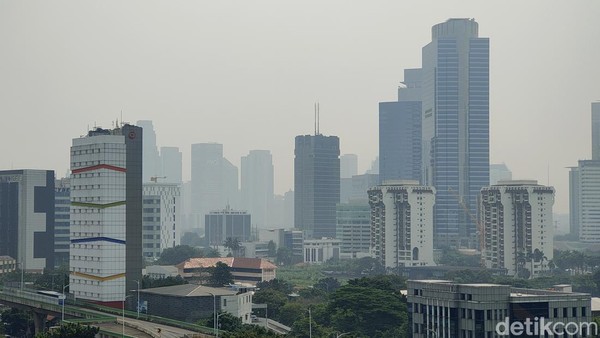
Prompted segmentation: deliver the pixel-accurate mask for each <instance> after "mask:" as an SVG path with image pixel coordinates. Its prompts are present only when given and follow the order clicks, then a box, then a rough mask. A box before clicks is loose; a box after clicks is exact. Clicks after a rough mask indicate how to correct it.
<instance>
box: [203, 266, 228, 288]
mask: <svg viewBox="0 0 600 338" xmlns="http://www.w3.org/2000/svg"><path fill="white" fill-rule="evenodd" d="M208 272H209V273H210V277H209V279H208V285H211V286H223V285H227V284H232V283H233V275H232V274H231V269H230V268H229V266H228V265H227V264H225V263H223V262H217V264H215V266H214V267H211V268H209V269H208Z"/></svg>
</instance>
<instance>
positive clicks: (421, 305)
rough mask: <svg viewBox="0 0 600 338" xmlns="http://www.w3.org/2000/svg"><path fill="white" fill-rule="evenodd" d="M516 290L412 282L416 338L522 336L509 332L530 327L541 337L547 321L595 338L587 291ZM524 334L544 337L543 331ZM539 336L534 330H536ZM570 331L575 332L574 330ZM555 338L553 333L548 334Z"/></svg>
mask: <svg viewBox="0 0 600 338" xmlns="http://www.w3.org/2000/svg"><path fill="white" fill-rule="evenodd" d="M562 290H567V291H550V290H534V289H522V288H513V287H511V286H508V285H498V284H458V283H453V282H451V281H445V280H409V281H408V295H407V297H408V313H409V327H410V331H411V336H412V337H414V338H423V337H465V338H467V337H470V338H492V337H500V336H504V335H506V336H508V335H510V336H511V337H512V336H520V335H519V334H512V333H511V332H508V333H507V331H506V330H510V328H511V327H519V326H520V327H521V329H523V328H525V327H526V326H527V325H530V329H531V330H534V329H535V327H536V326H537V328H538V331H537V332H538V333H541V336H542V337H544V336H545V335H544V333H543V332H542V331H541V330H542V328H543V326H544V325H545V324H544V323H548V322H553V323H562V324H563V327H564V324H567V323H571V322H574V323H577V324H579V325H580V327H579V328H580V329H581V331H580V333H579V335H577V337H589V336H590V335H591V334H593V333H595V332H594V331H590V329H593V327H590V326H587V325H586V324H582V323H589V322H591V320H592V307H591V297H590V295H589V294H586V293H574V292H568V289H565V288H562ZM528 323H529V324H528ZM521 332H522V333H523V335H524V336H535V337H537V336H540V335H539V334H538V333H535V335H533V334H531V333H530V334H529V335H525V333H526V332H525V331H524V330H523V331H521ZM532 332H534V331H532ZM569 332H570V331H569ZM547 336H550V335H546V337H547Z"/></svg>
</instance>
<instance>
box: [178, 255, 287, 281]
mask: <svg viewBox="0 0 600 338" xmlns="http://www.w3.org/2000/svg"><path fill="white" fill-rule="evenodd" d="M219 262H221V263H225V264H227V266H229V268H230V271H231V274H232V275H233V280H234V282H241V283H252V284H256V283H258V282H266V281H270V280H271V279H275V270H276V269H277V266H276V265H275V264H273V263H271V262H269V261H268V260H266V259H264V258H246V257H219V258H190V259H188V260H186V261H183V262H181V263H179V264H177V265H176V267H177V269H178V271H179V275H180V276H182V277H183V278H186V279H192V280H193V279H204V278H205V277H206V275H207V273H208V270H207V269H209V268H212V267H215V266H216V264H217V263H219Z"/></svg>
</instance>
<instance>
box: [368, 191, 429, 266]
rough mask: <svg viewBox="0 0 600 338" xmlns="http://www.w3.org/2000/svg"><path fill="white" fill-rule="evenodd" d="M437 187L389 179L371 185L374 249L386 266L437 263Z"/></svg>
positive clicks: (372, 245)
mask: <svg viewBox="0 0 600 338" xmlns="http://www.w3.org/2000/svg"><path fill="white" fill-rule="evenodd" d="M434 204H435V189H434V188H432V187H427V186H421V185H419V182H417V181H388V182H387V183H385V184H382V185H379V186H376V187H373V188H371V189H369V205H370V206H371V253H372V255H373V256H374V257H375V258H376V259H377V260H379V261H380V262H381V264H383V265H384V266H385V267H387V268H399V267H411V266H427V265H434V264H435V263H434V261H433V206H434Z"/></svg>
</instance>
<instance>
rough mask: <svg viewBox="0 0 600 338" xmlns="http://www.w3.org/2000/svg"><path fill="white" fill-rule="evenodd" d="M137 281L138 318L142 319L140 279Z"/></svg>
mask: <svg viewBox="0 0 600 338" xmlns="http://www.w3.org/2000/svg"><path fill="white" fill-rule="evenodd" d="M134 282H136V283H137V319H140V281H139V280H134Z"/></svg>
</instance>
